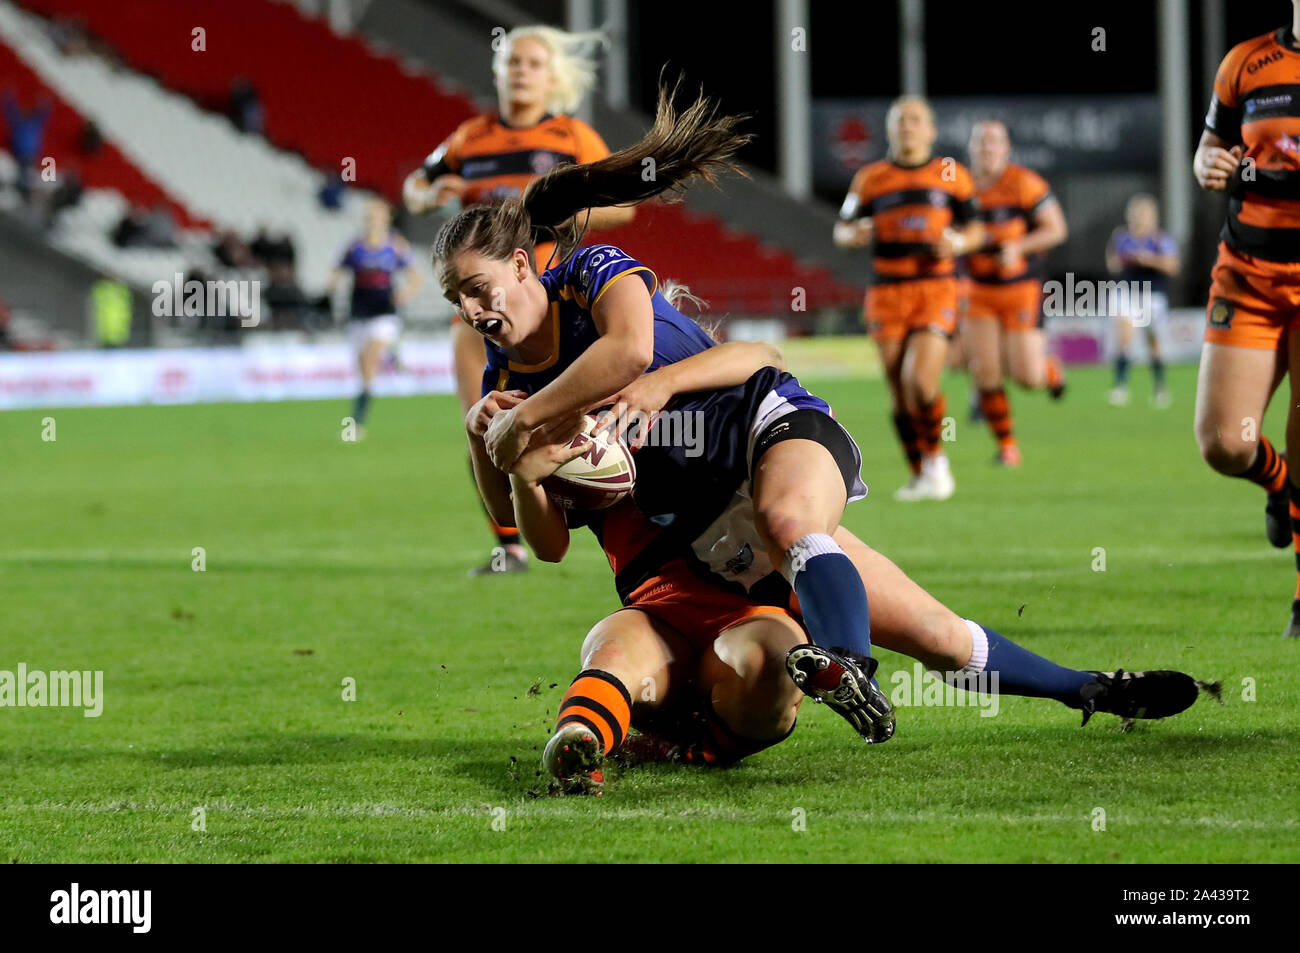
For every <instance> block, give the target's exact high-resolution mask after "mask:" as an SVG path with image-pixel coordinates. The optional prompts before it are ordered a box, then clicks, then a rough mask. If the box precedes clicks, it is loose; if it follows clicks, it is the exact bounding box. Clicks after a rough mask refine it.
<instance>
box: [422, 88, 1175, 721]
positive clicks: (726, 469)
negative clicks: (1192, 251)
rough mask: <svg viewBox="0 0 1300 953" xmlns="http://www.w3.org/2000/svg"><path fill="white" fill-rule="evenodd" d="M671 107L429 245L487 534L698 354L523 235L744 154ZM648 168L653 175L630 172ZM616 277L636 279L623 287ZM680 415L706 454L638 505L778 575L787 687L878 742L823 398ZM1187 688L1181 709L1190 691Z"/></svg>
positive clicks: (851, 491) (660, 310) (750, 401)
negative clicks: (591, 417)
mask: <svg viewBox="0 0 1300 953" xmlns="http://www.w3.org/2000/svg"><path fill="white" fill-rule="evenodd" d="M670 99H671V96H670V95H668V94H665V95H663V96H661V98H660V106H659V111H658V116H657V118H656V122H655V125H654V127H653V128H652V129H651V131H650V133H649V134H648V135H647V137H646V138H645V139H643V140H642V141H641V142H640V143H638V144H637V145H635V146H633V147H631V148H630V149H627V150H624V151H622V152H620V153H616V154H614V155H612V156H610V157H608V158H606V159H604V160H601V161H599V162H596V163H592V164H590V165H587V166H578V167H567V168H562V169H559V170H556V171H554V172H552V173H549V174H548V175H547V176H545V177H544V178H542V179H540V180H538V181H537V182H536V183H534V184H533V185H531V186H530V187H529V188H528V190H527V191H526V192H525V194H524V196H523V197H522V200H520V201H518V202H507V203H506V204H504V205H503V206H501V207H499V208H492V209H489V208H479V209H471V210H468V211H466V212H462V213H461V214H460V215H458V216H457V217H456V218H455V219H453V220H452V221H451V222H449V223H448V224H447V225H446V226H445V227H444V228H443V230H442V231H441V232H440V233H439V236H438V240H437V242H436V256H437V258H438V259H439V261H440V278H441V281H442V284H443V289H444V292H445V293H446V294H447V296H448V298H450V299H451V300H453V301H454V302H456V303H457V304H458V305H459V307H460V308H461V309H462V312H463V314H464V316H465V319H466V320H467V321H468V322H469V324H470V326H471V327H473V328H474V329H475V330H477V331H478V332H479V333H480V334H482V335H483V336H484V337H485V338H486V339H487V341H488V345H489V347H488V354H489V359H488V367H487V370H486V371H485V375H484V392H485V397H484V400H483V401H481V402H480V405H478V406H476V407H475V408H474V409H473V410H472V411H471V414H470V416H469V418H468V422H469V424H470V431H471V437H472V438H476V439H473V440H472V446H473V455H474V461H475V471H476V476H477V478H478V482H479V487H480V491H481V493H482V494H483V497H484V500H485V502H486V503H487V505H488V507H489V509H491V510H492V512H493V515H494V518H496V519H497V520H498V521H502V520H504V521H514V518H515V512H514V507H513V504H512V501H511V496H510V490H511V480H510V478H509V477H508V476H507V475H506V474H507V473H508V472H509V471H511V470H512V469H513V468H514V466H515V464H516V463H517V461H518V460H519V457H520V455H521V453H522V451H523V450H524V449H525V448H526V447H527V445H528V444H529V441H530V440H532V439H533V437H534V433H546V432H547V429H549V428H553V427H555V426H556V425H557V424H558V423H559V422H561V421H563V420H565V419H566V418H569V417H572V416H573V415H575V414H577V413H579V412H581V411H582V410H584V409H586V408H588V407H590V406H593V405H598V404H600V403H602V402H604V401H607V400H609V395H611V394H617V393H619V392H620V391H622V390H623V389H625V388H626V387H628V386H629V385H631V384H632V382H633V381H635V380H636V379H637V378H638V377H639V376H640V375H641V374H642V373H643V372H644V371H645V370H646V369H647V368H649V367H650V366H652V365H654V366H660V365H665V364H672V363H674V362H678V361H683V360H685V359H687V358H690V357H691V356H692V355H698V354H700V353H702V352H703V351H705V350H707V349H708V348H710V347H711V346H712V343H713V342H712V341H711V339H709V338H708V336H707V335H705V334H704V333H703V332H702V331H701V330H700V329H699V327H698V326H697V325H696V324H695V323H694V322H692V321H691V320H690V319H688V318H686V317H685V316H683V315H682V314H681V313H680V312H678V311H677V310H676V309H675V308H674V307H673V306H672V305H671V304H670V303H669V302H668V301H667V300H666V299H664V297H663V296H662V295H661V294H659V293H658V291H657V290H656V287H657V279H656V278H655V276H654V275H653V273H652V272H650V270H649V269H648V268H646V267H645V266H644V265H642V264H641V263H640V262H637V261H635V260H634V259H631V258H629V257H628V256H627V255H626V254H624V253H623V252H621V251H620V250H619V249H616V248H613V247H612V246H592V247H589V248H584V249H581V250H579V251H578V252H577V253H576V254H574V253H572V252H569V253H568V254H566V255H564V256H563V264H562V265H560V266H558V267H557V268H554V269H552V270H551V271H548V272H547V273H545V274H544V275H542V276H540V277H539V276H537V275H536V274H535V273H534V272H533V271H532V268H531V261H532V259H531V256H530V254H529V249H530V248H531V246H532V243H533V242H534V241H535V237H534V236H535V235H538V234H545V230H547V229H551V230H557V227H558V226H559V225H560V223H565V222H568V221H570V220H571V218H572V216H573V214H574V212H575V210H578V209H582V208H587V207H590V206H593V205H594V206H600V205H604V204H617V203H624V202H629V201H638V200H641V199H645V198H648V197H650V196H652V195H656V194H659V193H661V192H664V191H666V190H668V189H670V188H679V189H680V188H683V187H684V186H685V184H686V183H687V182H689V181H690V180H691V179H693V178H696V177H705V178H712V175H713V174H714V173H716V172H717V171H719V170H720V169H723V168H730V167H731V166H730V157H731V154H732V153H733V151H734V149H735V148H736V147H737V146H738V145H740V144H741V143H742V142H743V141H745V140H744V138H743V137H739V136H737V135H736V134H735V133H734V131H733V128H734V124H735V120H734V119H731V118H728V117H718V116H717V114H716V111H715V110H714V108H713V107H712V106H711V105H710V104H709V103H708V102H707V101H706V100H703V99H701V100H698V101H697V102H696V103H695V104H694V105H692V106H691V107H690V108H689V109H688V110H686V111H685V112H684V113H683V114H682V115H681V116H680V117H679V116H677V115H676V114H675V113H674V111H673V109H672V107H671V104H670ZM646 168H653V169H655V170H656V174H655V175H654V176H652V177H646V176H643V175H642V170H643V169H646ZM558 237H559V238H560V244H561V247H562V248H564V249H571V248H572V247H573V246H574V244H576V237H577V236H576V235H574V234H573V233H572V232H569V233H567V234H560V235H559V236H558ZM630 276H635V277H636V278H637V279H638V280H636V281H626V280H623V279H624V278H627V277H630ZM509 391H514V392H519V393H521V394H524V395H528V396H527V397H526V399H522V400H521V399H519V396H518V394H516V396H515V397H513V398H512V397H511V396H510V395H509V394H508V393H506V392H509ZM683 406H685V405H683ZM691 407H692V409H693V410H698V411H699V412H701V413H703V414H704V415H705V418H706V420H707V422H708V424H709V437H710V439H709V440H708V441H707V442H706V452H705V453H704V454H703V456H701V457H695V458H693V457H691V456H690V455H689V454H686V453H685V452H684V450H683V448H680V447H677V448H672V447H656V452H655V453H654V454H651V455H649V456H646V455H644V451H643V456H641V457H639V458H638V470H639V471H640V476H639V479H638V490H637V503H638V505H639V506H640V507H641V508H642V509H643V510H645V511H646V513H647V515H649V516H650V517H651V519H652V520H653V521H654V522H655V523H656V524H657V525H661V526H670V527H671V530H672V534H673V536H674V538H676V539H678V540H680V541H683V542H684V543H685V544H686V545H688V546H691V547H693V548H694V549H695V550H696V551H697V553H698V552H700V551H701V550H703V551H705V552H713V553H718V554H723V555H725V554H724V553H723V550H724V549H725V547H727V546H732V547H733V548H736V547H737V544H740V545H739V547H738V548H739V552H735V553H732V554H730V558H727V559H725V560H722V561H721V562H720V563H719V562H715V563H713V564H711V565H710V569H711V570H713V571H714V572H720V571H725V573H726V574H727V575H728V576H729V577H730V580H731V581H735V582H739V583H740V584H741V585H744V586H745V587H746V588H749V587H750V585H751V584H756V583H758V582H759V581H761V580H770V579H771V577H772V576H773V575H776V573H775V570H777V569H778V567H779V570H780V573H779V575H782V576H784V578H785V580H786V582H787V583H788V586H789V588H790V589H792V590H793V592H794V593H795V595H796V596H797V598H798V600H799V605H800V609H801V611H802V615H803V621H804V623H805V625H806V626H807V629H808V631H809V634H810V635H811V636H812V638H813V640H814V642H815V643H816V645H815V646H810V647H807V648H806V649H799V650H797V652H796V653H792V655H791V658H790V662H789V665H790V670H791V674H792V676H793V677H794V678H795V680H796V682H797V683H799V684H800V685H801V686H802V687H804V688H805V691H807V692H808V693H809V694H810V695H813V697H816V698H820V699H821V700H824V701H827V702H828V703H830V704H831V705H832V707H835V708H836V710H837V711H838V712H839V713H840V714H842V715H843V716H844V717H845V718H846V719H848V720H849V721H850V722H851V723H852V724H853V725H854V727H855V728H856V729H857V730H858V731H859V733H860V734H862V735H863V737H865V738H867V740H869V741H883V740H885V739H887V738H888V737H889V736H890V735H891V734H892V732H893V715H892V712H891V711H890V710H889V706H888V702H887V700H886V699H885V698H884V696H883V694H882V693H881V692H880V691H879V689H878V687H876V686H875V685H874V684H873V683H872V682H871V678H870V676H871V673H872V672H873V671H874V661H873V660H871V659H870V641H869V637H868V619H869V614H868V604H867V595H866V590H865V589H864V587H863V582H862V578H861V576H860V575H859V571H858V568H857V567H856V566H855V564H854V562H853V560H852V559H850V557H849V556H848V555H847V554H846V553H845V551H844V550H843V549H842V548H841V547H840V545H839V544H838V543H836V541H835V540H834V538H833V534H834V533H835V532H836V530H837V528H838V525H839V520H840V517H841V515H842V513H843V510H844V507H845V505H846V503H847V502H849V501H852V500H855V499H861V498H862V497H863V496H865V494H866V488H865V486H864V485H863V484H862V482H861V478H860V476H859V469H860V464H861V456H860V453H859V451H858V448H857V446H856V444H855V443H854V442H853V439H852V438H851V437H850V436H849V435H848V433H847V432H846V431H844V429H843V428H842V427H840V425H839V424H838V423H836V422H835V421H834V419H833V417H832V416H831V415H830V408H829V407H828V406H827V405H826V404H825V402H823V401H821V400H820V399H819V398H817V397H815V396H814V395H812V394H810V393H809V392H808V391H806V390H805V389H804V388H802V387H800V386H799V384H798V382H797V381H796V380H794V378H792V377H790V375H788V374H785V373H783V372H781V371H778V370H776V369H775V368H764V369H763V370H761V371H759V372H758V373H757V374H754V375H752V376H751V377H750V378H749V379H748V380H746V381H745V383H744V384H743V385H742V386H740V387H737V388H732V389H730V390H729V391H714V392H709V393H705V394H699V395H693V399H692V404H691ZM489 417H490V418H491V422H490V425H489V426H487V427H486V428H484V427H483V424H484V423H485V422H486V421H487V419H488V418H489ZM485 429H486V432H484V430H485ZM548 439H549V438H548ZM746 534H750V536H749V538H746ZM972 636H973V632H972ZM985 641H986V642H987V643H988V649H987V656H988V661H996V660H997V659H1003V660H1005V662H1006V663H1013V662H1014V663H1015V664H1019V665H1021V666H1022V667H1024V666H1027V667H1028V669H1029V670H1033V671H1032V673H1031V680H1032V679H1033V678H1037V679H1039V680H1040V682H1041V683H1040V684H1038V685H1037V686H1036V687H1037V689H1038V690H1037V692H1036V693H1038V694H1046V695H1049V696H1050V697H1056V696H1057V694H1060V695H1065V696H1068V697H1076V696H1077V695H1078V692H1079V689H1080V688H1081V686H1082V684H1083V683H1085V682H1094V681H1096V680H1095V678H1094V677H1093V676H1091V675H1082V676H1080V673H1077V672H1070V671H1069V670H1065V669H1061V668H1060V666H1055V665H1053V664H1052V663H1049V662H1047V661H1046V660H1044V659H1040V658H1039V657H1037V656H1034V655H1032V653H1027V652H1025V651H1024V650H1023V649H1019V647H1017V646H1014V645H1013V644H1012V643H1010V642H1009V641H1007V640H1005V639H1001V638H1000V637H999V638H998V639H986V640H985ZM999 648H1000V653H999V655H998V656H997V658H995V656H994V650H995V649H999ZM976 654H978V653H976ZM975 657H976V656H975V655H970V656H968V658H971V659H974V658H975ZM1004 667H1005V663H1004ZM864 669H865V671H864ZM828 676H829V677H828ZM1183 678H1184V679H1185V678H1186V677H1185V676H1183ZM1186 681H1187V683H1190V684H1191V698H1192V699H1193V700H1194V698H1195V684H1194V683H1191V682H1190V679H1187V680H1186ZM1065 682H1069V685H1068V686H1067V685H1065ZM1184 687H1185V685H1184ZM1187 704H1190V701H1188V702H1187ZM1183 707H1185V705H1184V706H1183ZM1179 710H1181V709H1179Z"/></svg>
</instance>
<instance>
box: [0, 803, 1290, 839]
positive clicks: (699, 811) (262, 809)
mask: <svg viewBox="0 0 1300 953" xmlns="http://www.w3.org/2000/svg"><path fill="white" fill-rule="evenodd" d="M586 803H588V802H586V801H581V800H578V801H570V800H567V799H564V798H554V799H547V800H545V801H542V802H532V803H526V804H522V805H518V806H516V807H513V808H512V809H511V812H512V813H513V814H514V815H515V816H517V817H535V818H541V819H546V818H550V817H558V816H560V815H559V814H557V813H556V811H554V810H553V809H552V808H554V807H558V806H559V805H561V804H571V805H573V806H575V807H576V806H578V805H579V804H586ZM205 806H206V807H207V809H208V814H209V816H212V815H215V814H220V813H225V814H233V815H240V816H244V817H265V818H301V817H322V818H325V817H333V818H349V817H357V818H360V817H399V818H406V819H421V818H447V817H476V816H478V815H482V814H488V813H489V812H490V809H491V808H490V805H487V804H486V803H484V804H458V805H452V806H448V807H443V808H422V807H407V806H404V805H400V804H383V803H381V804H335V805H326V804H304V805H298V806H293V807H277V806H272V805H255V804H235V803H232V802H230V801H206V802H205ZM191 809H192V805H191V804H189V803H185V804H179V803H177V804H171V803H167V802H158V801H106V802H94V801H90V802H74V803H70V804H65V803H59V802H55V801H38V802H35V803H17V804H6V805H0V814H4V813H28V814H37V813H45V812H48V813H62V814H74V815H77V814H80V815H99V814H121V813H135V812H141V813H152V814H160V815H177V816H185V817H188V816H189V813H190V811H191ZM821 811H822V812H823V813H822V816H823V817H825V818H826V819H828V820H830V821H837V822H845V821H852V822H861V823H864V824H865V823H873V824H880V823H886V824H934V823H938V824H961V823H979V824H1069V825H1078V824H1082V823H1083V822H1084V821H1086V820H1087V815H1086V813H1084V812H1080V813H1078V814H1001V813H997V812H988V811H986V812H969V813H960V814H957V813H945V812H940V811H837V810H835V809H833V808H823V809H821ZM600 816H601V817H602V818H608V819H610V820H638V819H649V820H664V819H672V818H696V817H698V818H703V819H707V820H714V821H736V822H740V823H745V824H759V823H763V822H765V821H776V820H782V819H783V818H784V815H783V814H781V812H780V811H779V810H776V809H773V811H747V810H731V809H725V808H724V809H717V808H701V807H688V808H681V809H677V810H674V809H671V808H665V809H663V810H655V809H652V808H644V807H613V806H611V805H610V804H609V803H608V802H603V803H602V804H601V805H600ZM1110 820H1111V822H1112V823H1113V824H1119V825H1124V826H1127V827H1140V826H1156V827H1175V828H1206V829H1211V830H1256V831H1274V830H1296V829H1298V828H1300V821H1297V820H1295V819H1293V818H1278V819H1276V820H1269V819H1261V818H1257V817H1221V816H1220V817H1158V816H1150V815H1144V814H1129V813H1112V814H1111V816H1110Z"/></svg>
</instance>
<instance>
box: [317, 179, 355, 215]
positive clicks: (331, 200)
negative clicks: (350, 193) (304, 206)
mask: <svg viewBox="0 0 1300 953" xmlns="http://www.w3.org/2000/svg"><path fill="white" fill-rule="evenodd" d="M347 188H348V187H347V184H346V183H345V182H344V181H343V176H341V175H339V174H338V173H337V172H335V173H334V175H333V176H332V177H331V178H329V179H326V180H325V184H324V185H322V186H321V187H320V193H319V196H320V204H321V205H323V206H325V207H326V208H328V209H332V210H334V211H336V212H337V211H338V210H339V209H341V208H342V207H343V193H344V192H346V191H347Z"/></svg>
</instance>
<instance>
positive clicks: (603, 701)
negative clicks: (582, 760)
mask: <svg viewBox="0 0 1300 953" xmlns="http://www.w3.org/2000/svg"><path fill="white" fill-rule="evenodd" d="M574 722H576V723H578V724H580V725H586V726H587V727H588V728H590V729H591V730H592V731H593V732H595V734H596V737H597V738H599V739H600V743H601V747H602V748H603V749H604V752H605V754H609V753H610V752H611V751H613V750H614V749H615V748H617V747H618V746H619V745H621V744H622V743H623V739H624V738H625V737H627V726H628V725H629V724H631V722H632V696H631V695H629V694H628V691H627V688H626V687H625V686H624V685H623V683H622V682H620V681H619V680H618V679H617V678H615V677H614V676H613V675H611V674H609V672H602V671H600V670H599V669H595V668H589V669H587V670H586V671H585V672H580V673H579V674H578V677H577V678H575V679H574V680H573V684H572V685H570V686H569V690H568V691H567V692H565V693H564V698H563V699H562V700H561V701H560V710H559V711H558V712H557V713H556V716H555V728H556V730H557V731H558V730H559V729H560V728H562V727H563V726H565V725H567V724H571V723H574Z"/></svg>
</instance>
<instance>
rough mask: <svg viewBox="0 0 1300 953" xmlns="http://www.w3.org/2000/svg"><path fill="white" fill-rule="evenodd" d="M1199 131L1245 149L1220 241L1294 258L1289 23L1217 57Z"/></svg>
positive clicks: (1298, 75) (1298, 169) (1299, 124)
mask: <svg viewBox="0 0 1300 953" xmlns="http://www.w3.org/2000/svg"><path fill="white" fill-rule="evenodd" d="M1205 128H1206V129H1207V130H1209V131H1210V132H1211V133H1213V134H1214V135H1216V136H1218V137H1219V138H1220V139H1222V140H1224V141H1225V142H1227V143H1229V145H1238V144H1239V145H1242V146H1244V147H1245V150H1246V154H1245V157H1244V159H1243V162H1242V165H1241V167H1240V168H1238V170H1237V175H1236V177H1235V179H1234V180H1233V183H1232V186H1231V187H1230V189H1229V197H1228V218H1227V221H1226V222H1224V225H1223V232H1222V234H1221V235H1220V238H1221V239H1222V240H1223V241H1224V242H1225V243H1226V244H1227V245H1228V247H1229V248H1232V249H1233V250H1235V251H1238V252H1241V253H1242V254H1246V255H1251V256H1253V257H1256V258H1263V259H1265V260H1267V261H1284V262H1294V261H1300V47H1297V45H1296V38H1295V37H1294V36H1292V33H1291V28H1290V27H1283V28H1281V29H1279V30H1275V31H1274V32H1272V33H1268V34H1265V35H1264V36H1258V37H1255V38H1254V39H1253V40H1247V41H1246V42H1244V43H1238V44H1237V45H1236V46H1234V47H1233V48H1232V50H1231V51H1229V53H1228V55H1227V56H1225V57H1224V58H1223V63H1222V64H1220V66H1219V72H1218V73H1217V74H1216V75H1215V77H1214V99H1213V100H1212V101H1211V102H1210V110H1209V113H1208V114H1207V115H1206V117H1205Z"/></svg>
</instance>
